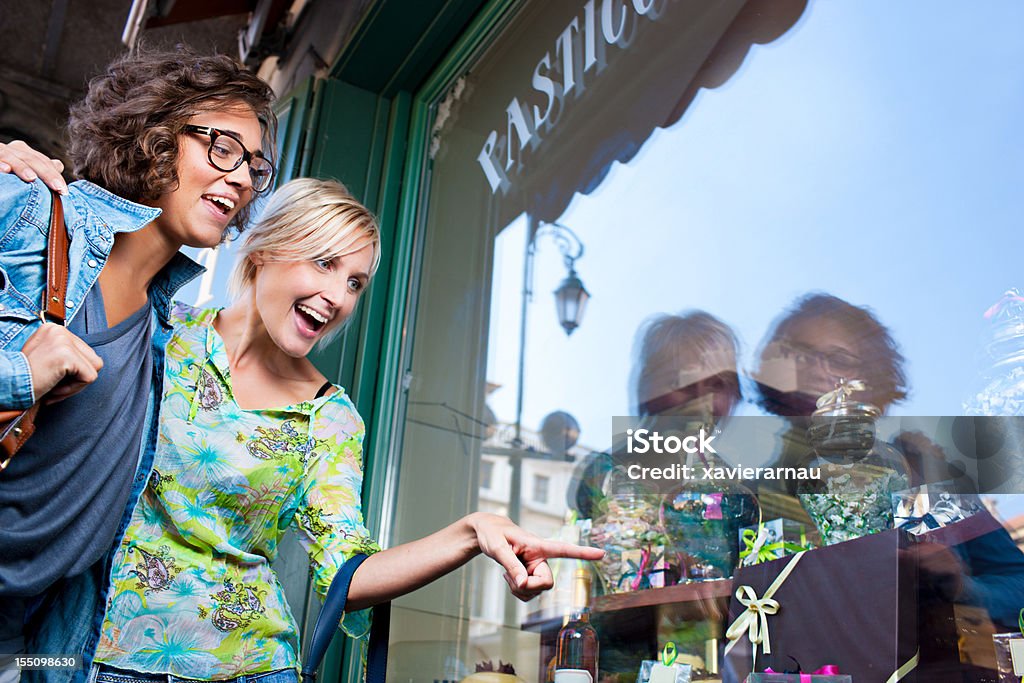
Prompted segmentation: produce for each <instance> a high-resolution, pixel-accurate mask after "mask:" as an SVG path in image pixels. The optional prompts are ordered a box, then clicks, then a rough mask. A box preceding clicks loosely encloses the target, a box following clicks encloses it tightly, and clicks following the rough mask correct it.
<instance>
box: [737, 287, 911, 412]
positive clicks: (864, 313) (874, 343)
mask: <svg viewBox="0 0 1024 683" xmlns="http://www.w3.org/2000/svg"><path fill="white" fill-rule="evenodd" d="M821 320H831V321H834V322H836V323H838V324H839V325H841V326H842V328H843V330H845V332H846V335H847V337H848V338H849V339H850V341H851V342H853V343H855V344H856V345H857V348H858V349H859V356H860V358H861V359H862V361H863V362H864V364H865V367H864V370H863V372H864V376H862V377H859V378H858V379H863V380H865V382H866V383H867V385H868V391H867V392H866V393H864V394H863V396H862V397H861V398H858V399H857V400H867V402H868V403H873V404H875V405H877V406H878V407H879V408H881V409H882V410H883V411H884V410H885V409H886V408H888V407H889V406H890V405H892V404H894V403H899V402H900V401H903V400H904V399H906V398H907V391H908V389H907V375H906V372H905V371H904V369H903V366H904V364H905V362H906V360H905V359H904V357H903V354H902V353H900V349H899V345H898V344H897V343H896V340H895V339H893V337H892V335H891V334H890V333H889V329H888V328H887V327H886V326H885V325H883V324H882V323H881V322H880V321H879V320H878V318H877V317H875V314H874V312H872V311H871V309H869V308H865V307H861V306H854V305H853V304H851V303H849V302H847V301H844V300H843V299H840V298H839V297H836V296H832V295H831V294H825V293H822V292H812V293H809V294H806V295H804V296H802V297H800V298H799V299H797V300H796V301H795V302H794V303H793V306H792V307H791V308H790V309H789V310H787V311H786V312H784V313H783V314H782V317H781V318H779V319H777V320H776V322H775V324H774V326H773V327H772V329H771V331H770V332H769V333H768V335H767V336H766V338H765V341H764V343H763V344H762V346H761V352H760V354H759V355H760V365H761V367H759V368H758V370H757V371H755V373H754V379H755V381H756V382H757V388H758V391H759V393H760V398H761V400H760V404H761V407H762V408H764V409H765V410H767V411H768V412H770V413H774V414H776V415H781V416H785V417H791V416H800V415H809V414H810V412H811V411H813V410H814V408H815V405H814V401H815V399H817V396H811V397H804V400H805V401H806V405H804V406H802V407H799V408H797V406H799V405H800V401H799V400H796V399H794V397H793V396H784V395H783V394H781V393H779V392H777V391H776V390H774V389H773V388H772V387H770V386H767V385H765V384H763V383H761V382H760V381H758V377H759V376H760V375H761V370H762V369H763V366H764V361H765V354H766V353H767V351H768V349H769V347H770V346H771V345H772V344H773V343H775V342H779V341H782V340H785V339H788V338H789V336H790V334H791V332H792V330H793V328H794V327H795V326H796V325H797V323H802V322H805V321H811V322H813V321H821ZM858 396H860V395H858Z"/></svg>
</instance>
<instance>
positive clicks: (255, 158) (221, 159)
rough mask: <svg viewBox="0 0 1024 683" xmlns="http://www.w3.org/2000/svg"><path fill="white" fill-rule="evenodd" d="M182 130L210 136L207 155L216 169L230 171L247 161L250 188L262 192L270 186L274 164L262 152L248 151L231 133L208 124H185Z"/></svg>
mask: <svg viewBox="0 0 1024 683" xmlns="http://www.w3.org/2000/svg"><path fill="white" fill-rule="evenodd" d="M184 130H185V131H186V132H188V133H198V134H199V135H206V136H208V137H209V138H210V149H209V150H207V157H209V159H210V164H211V165H212V166H213V167H214V168H215V169H217V170H218V171H224V172H225V173H230V172H231V171H234V170H235V169H236V168H238V167H239V166H241V165H242V164H244V163H248V164H249V178H251V179H252V189H253V190H254V191H255V192H263V191H264V190H266V189H267V188H268V187H270V183H271V181H272V180H273V179H274V165H273V164H272V163H270V162H269V161H268V160H267V159H266V157H264V156H263V153H262V152H250V151H249V150H247V149H246V148H245V145H243V144H242V142H241V141H240V140H239V139H238V138H237V137H235V136H234V135H233V134H232V133H228V132H226V131H223V130H218V129H216V128H211V127H209V126H193V125H187V126H185V127H184Z"/></svg>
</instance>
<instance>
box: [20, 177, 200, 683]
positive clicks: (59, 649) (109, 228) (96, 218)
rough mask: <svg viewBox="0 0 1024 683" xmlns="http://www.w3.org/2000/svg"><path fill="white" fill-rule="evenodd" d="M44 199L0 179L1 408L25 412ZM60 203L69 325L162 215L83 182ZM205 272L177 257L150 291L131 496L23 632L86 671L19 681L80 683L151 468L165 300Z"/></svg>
mask: <svg viewBox="0 0 1024 683" xmlns="http://www.w3.org/2000/svg"><path fill="white" fill-rule="evenodd" d="M50 197H51V195H50V191H49V190H48V189H47V188H46V186H45V185H43V183H42V182H41V181H38V180H37V181H36V182H34V183H31V184H29V183H24V182H22V181H21V180H19V179H18V178H17V177H15V176H13V175H7V174H0V233H2V234H0V409H13V408H27V407H28V406H29V405H31V403H32V378H31V375H30V373H29V366H28V361H27V360H26V358H25V356H24V354H22V353H21V352H20V349H21V347H22V346H23V345H24V343H25V341H26V340H27V339H28V338H29V337H30V336H31V335H32V334H33V333H34V332H35V330H36V329H37V328H38V327H39V326H40V325H41V324H42V322H41V320H40V317H39V305H40V303H41V299H42V295H43V289H44V285H45V278H46V238H47V232H48V230H49V224H50ZM63 205H64V220H65V223H66V224H67V229H68V234H69V236H70V248H69V266H68V294H67V302H66V303H67V309H68V318H69V321H70V319H73V318H74V316H75V315H76V314H77V313H78V310H79V308H80V306H81V303H82V301H83V300H84V299H85V295H86V293H87V292H88V291H89V290H90V289H91V288H92V287H93V285H95V284H96V281H97V278H98V277H99V274H100V270H101V269H102V268H103V266H104V264H105V263H106V261H107V257H108V256H109V254H110V249H111V247H113V245H114V236H115V235H116V234H117V233H122V232H134V231H136V230H139V229H141V228H143V227H144V226H146V225H147V224H148V223H150V222H151V221H152V220H153V219H154V218H156V217H157V216H159V215H160V210H159V209H153V208H150V207H147V206H142V205H140V204H135V203H133V202H130V201H128V200H126V199H122V198H121V197H118V196H117V195H114V194H112V193H110V192H108V191H107V190H104V189H103V188H101V187H99V186H97V185H94V184H92V183H90V182H87V181H78V182H75V183H72V184H71V186H70V187H69V193H68V195H67V196H65V197H64V198H63ZM202 272H203V268H202V267H201V266H200V265H198V264H197V263H195V262H194V261H192V259H190V258H188V257H187V256H185V255H184V254H180V253H179V254H176V255H175V257H174V258H173V259H172V260H171V262H170V263H169V264H167V266H165V267H164V269H163V270H162V271H160V273H159V274H158V275H157V277H156V278H154V280H153V282H152V284H151V285H150V289H149V297H150V301H151V302H152V304H153V313H154V320H153V383H152V386H151V388H150V395H149V401H148V406H147V409H146V424H145V427H144V428H143V432H142V445H141V448H140V453H139V462H138V466H137V468H136V473H135V478H134V480H133V484H132V492H131V495H130V496H129V497H128V503H127V505H126V506H125V509H124V510H123V511H122V513H121V521H120V524H119V525H118V531H117V534H116V537H115V538H114V539H113V543H112V544H111V551H110V552H108V553H107V554H106V555H105V556H104V557H103V558H102V559H101V560H100V561H99V562H97V563H96V564H95V565H93V566H92V567H90V568H89V569H88V570H87V571H85V572H84V573H82V574H79V575H78V576H74V577H70V578H67V579H64V581H63V582H61V583H60V584H58V585H57V586H54V587H53V589H51V591H50V598H49V599H47V601H45V602H44V603H43V605H42V607H41V608H40V609H39V610H37V611H36V613H35V614H34V616H33V618H32V619H31V620H30V624H29V626H28V628H27V632H26V645H27V652H30V653H34V654H60V655H71V654H77V655H79V656H80V658H81V661H82V668H80V669H75V670H55V671H25V672H24V673H23V675H22V680H24V681H39V680H45V681H48V682H60V683H64V682H66V681H76V682H78V681H84V680H85V678H86V675H87V673H88V668H89V666H90V665H91V663H92V656H93V653H94V652H95V650H96V644H97V640H98V638H99V632H100V625H101V623H102V621H103V612H104V608H105V606H106V605H105V603H106V594H107V588H108V586H109V584H110V581H109V575H110V562H111V559H112V557H113V549H114V548H116V547H118V546H119V545H120V543H121V537H122V536H123V535H124V531H125V529H126V528H127V526H128V523H129V522H130V521H131V515H132V510H133V509H134V507H135V503H136V501H137V500H138V498H139V496H140V495H141V493H142V490H143V488H144V487H145V485H146V481H147V480H148V479H149V475H150V470H151V469H152V465H153V453H154V450H155V447H156V435H157V419H156V418H157V416H156V408H157V407H158V406H159V405H160V393H161V378H162V377H163V368H164V345H165V343H166V341H167V339H168V338H169V336H170V331H171V328H170V325H169V324H168V319H169V314H170V304H171V297H172V296H173V294H174V292H176V291H177V290H178V289H179V288H180V287H181V286H182V285H184V284H185V283H187V282H188V281H190V280H192V279H193V278H195V277H196V276H197V275H199V274H200V273H202Z"/></svg>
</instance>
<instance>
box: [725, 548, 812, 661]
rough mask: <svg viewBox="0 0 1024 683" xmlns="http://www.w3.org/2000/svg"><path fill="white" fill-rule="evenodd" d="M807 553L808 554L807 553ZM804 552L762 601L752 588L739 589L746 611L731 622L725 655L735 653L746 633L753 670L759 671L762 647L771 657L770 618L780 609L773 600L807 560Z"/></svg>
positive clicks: (780, 576) (737, 592)
mask: <svg viewBox="0 0 1024 683" xmlns="http://www.w3.org/2000/svg"><path fill="white" fill-rule="evenodd" d="M804 552H807V551H806V550H805V551H804ZM804 552H800V553H797V554H796V555H794V556H793V559H791V560H790V561H789V562H788V563H787V564H786V566H785V568H784V569H783V570H782V571H781V572H779V575H778V576H776V577H775V580H774V581H772V584H771V585H770V586H768V589H767V590H766V591H765V592H764V595H762V596H761V597H758V596H757V593H756V592H755V591H754V589H753V588H751V587H750V586H740V587H739V588H737V589H736V600H738V601H739V603H740V604H741V605H743V606H744V607H746V608H747V609H746V610H744V611H743V613H742V614H740V615H739V616H738V617H736V621H734V622H732V624H731V625H730V626H729V628H728V629H727V630H726V632H725V637H726V638H728V639H729V644H728V645H727V646H726V648H725V654H729V651H730V650H732V648H733V647H734V646H735V645H736V643H738V642H740V638H742V637H743V634H744V633H746V634H747V637H748V638H749V639H750V646H751V649H752V650H753V660H754V661H753V664H752V665H751V669H756V668H757V648H758V646H763V652H764V653H765V654H771V652H772V643H771V637H770V636H769V633H768V617H769V615H772V614H776V613H777V612H778V611H779V608H780V605H779V602H778V601H777V600H773V599H772V596H774V595H775V592H776V591H777V590H779V588H780V587H781V586H782V584H783V583H785V581H786V579H787V578H789V575H790V573H791V572H792V571H793V569H795V568H796V565H797V563H798V562H799V561H800V558H802V557H803V556H804Z"/></svg>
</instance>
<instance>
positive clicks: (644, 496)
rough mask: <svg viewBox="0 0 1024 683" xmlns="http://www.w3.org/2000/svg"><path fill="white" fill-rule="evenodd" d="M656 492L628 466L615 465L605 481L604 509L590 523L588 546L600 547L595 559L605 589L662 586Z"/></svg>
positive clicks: (616, 590) (662, 537) (661, 537)
mask: <svg viewBox="0 0 1024 683" xmlns="http://www.w3.org/2000/svg"><path fill="white" fill-rule="evenodd" d="M658 503H659V497H658V496H657V495H655V494H653V493H651V492H650V491H648V490H647V489H646V488H645V487H644V486H643V484H642V483H641V482H640V481H636V480H633V479H631V478H630V477H629V476H628V475H627V473H626V469H625V468H623V467H616V468H615V469H613V470H612V472H611V474H610V475H609V476H608V478H607V480H606V484H605V491H604V502H603V508H604V509H603V510H602V511H601V512H600V514H599V515H598V516H597V517H596V518H595V519H594V520H593V523H592V524H591V528H590V545H592V546H595V547H598V548H601V549H603V550H604V557H603V558H601V559H600V560H598V561H597V562H595V563H594V566H595V569H596V570H597V574H598V577H599V578H600V580H601V587H602V589H603V592H604V593H606V594H607V593H623V592H628V591H634V590H639V589H641V588H650V587H652V579H653V581H654V583H653V585H654V586H658V585H664V573H665V567H664V545H665V534H664V530H663V529H662V527H661V524H660V521H659V519H658Z"/></svg>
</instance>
